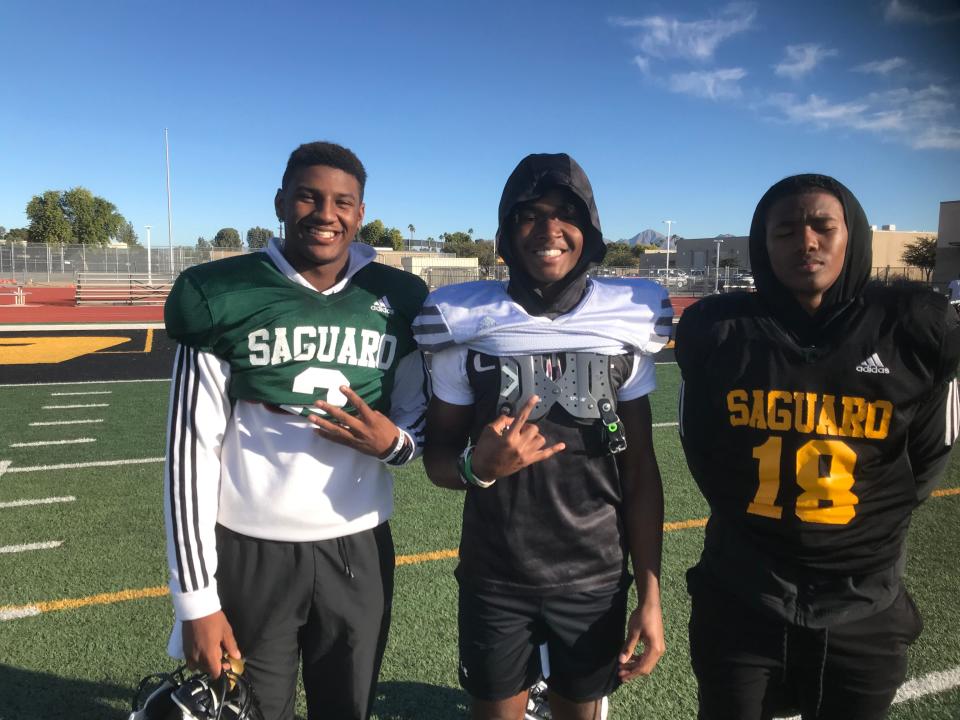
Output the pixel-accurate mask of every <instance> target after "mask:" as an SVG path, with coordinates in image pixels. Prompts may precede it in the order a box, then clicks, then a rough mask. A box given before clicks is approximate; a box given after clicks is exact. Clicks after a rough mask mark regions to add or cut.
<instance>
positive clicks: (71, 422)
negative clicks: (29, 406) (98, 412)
mask: <svg viewBox="0 0 960 720" xmlns="http://www.w3.org/2000/svg"><path fill="white" fill-rule="evenodd" d="M102 422H103V418H100V419H97V420H94V419H89V420H51V421H49V422H32V423H29V426H30V427H45V426H47V425H92V424H93V423H102Z"/></svg>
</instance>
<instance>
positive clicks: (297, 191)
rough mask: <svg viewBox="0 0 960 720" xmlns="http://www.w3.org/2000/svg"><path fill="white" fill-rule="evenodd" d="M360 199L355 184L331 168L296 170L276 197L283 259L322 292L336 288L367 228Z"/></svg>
mask: <svg viewBox="0 0 960 720" xmlns="http://www.w3.org/2000/svg"><path fill="white" fill-rule="evenodd" d="M361 198H362V195H361V190H360V182H359V181H358V180H357V178H355V177H354V176H353V175H351V174H350V173H347V172H344V171H343V170H340V169H338V168H333V167H329V166H327V165H308V166H306V167H301V168H298V169H297V170H296V171H295V172H293V173H292V174H291V176H290V177H289V178H288V181H287V184H286V185H285V186H284V187H282V188H280V189H279V190H278V191H277V196H276V198H275V199H274V206H275V208H276V211H277V217H279V218H280V219H281V220H282V221H283V223H284V226H285V228H286V239H285V240H284V244H283V255H284V257H285V258H286V259H287V261H288V262H289V263H290V264H291V265H292V266H293V268H294V269H295V270H296V271H297V272H299V273H300V274H301V275H303V276H304V277H305V278H306V279H307V280H308V281H309V282H311V283H313V285H314V286H315V287H317V289H318V290H326V289H327V288H329V287H332V286H333V285H334V284H335V283H336V281H337V278H338V277H339V276H340V275H341V273H342V272H343V271H344V269H345V268H346V265H347V259H348V257H349V253H350V243H351V242H352V241H353V239H354V237H356V234H357V231H358V230H359V229H360V226H361V224H362V223H363V210H364V206H363V202H362V199H361ZM321 285H326V287H320V286H321Z"/></svg>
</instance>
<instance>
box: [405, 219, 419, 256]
mask: <svg viewBox="0 0 960 720" xmlns="http://www.w3.org/2000/svg"><path fill="white" fill-rule="evenodd" d="M407 230H409V231H410V245H408V246H407V250H409V249H410V246H411V245H413V234H414V233H415V232H416V231H417V229H416V228H415V227H414V226H413V223H410V224H409V225H407Z"/></svg>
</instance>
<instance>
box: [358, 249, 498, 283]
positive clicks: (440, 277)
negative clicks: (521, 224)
mask: <svg viewBox="0 0 960 720" xmlns="http://www.w3.org/2000/svg"><path fill="white" fill-rule="evenodd" d="M375 249H376V251H377V262H381V263H383V264H384V265H390V266H391V267H395V268H400V269H401V270H406V271H407V272H408V273H412V274H413V275H416V276H417V277H419V278H422V279H423V281H424V282H425V283H426V284H427V287H429V288H430V289H431V290H433V289H434V288H437V287H440V286H441V285H450V284H451V283H459V282H467V281H469V280H479V279H481V278H482V277H484V276H483V274H482V272H481V269H480V266H479V262H478V261H477V258H458V257H456V256H455V255H452V254H450V253H439V252H437V253H433V252H414V251H410V250H392V249H390V248H379V247H378V248H375Z"/></svg>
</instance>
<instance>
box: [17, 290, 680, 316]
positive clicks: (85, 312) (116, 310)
mask: <svg viewBox="0 0 960 720" xmlns="http://www.w3.org/2000/svg"><path fill="white" fill-rule="evenodd" d="M5 289H6V288H4V287H2V286H0V325H2V324H34V323H105V322H163V307H162V306H146V307H141V306H135V305H83V306H78V305H77V304H76V301H75V295H74V289H73V287H72V286H71V287H29V286H28V287H26V288H24V292H25V293H26V294H27V297H26V301H27V304H26V305H14V304H13V300H14V299H13V297H12V296H7V295H3V294H2V293H3V292H4V290H5ZM697 300H698V298H695V297H671V298H670V303H671V304H672V305H673V312H674V314H675V315H676V316H677V317H679V316H680V315H681V314H682V313H683V311H684V309H685V308H687V307H689V306H690V305H692V304H693V303H695V302H696V301H697Z"/></svg>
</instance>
